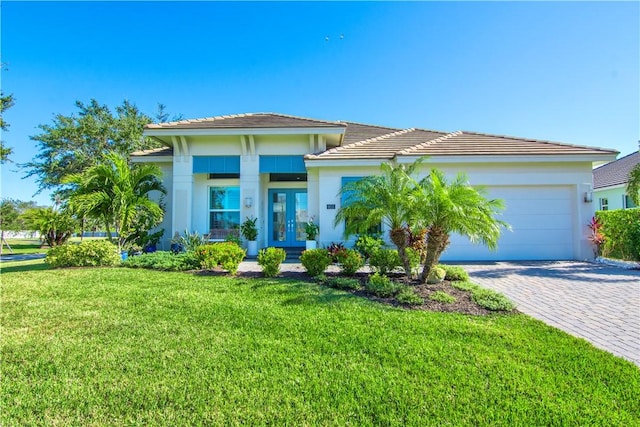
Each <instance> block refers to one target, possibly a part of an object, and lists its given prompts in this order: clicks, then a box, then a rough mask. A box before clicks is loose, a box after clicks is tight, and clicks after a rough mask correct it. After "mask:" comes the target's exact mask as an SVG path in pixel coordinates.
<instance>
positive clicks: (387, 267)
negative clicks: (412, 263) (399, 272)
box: [369, 248, 402, 274]
mask: <svg viewBox="0 0 640 427" xmlns="http://www.w3.org/2000/svg"><path fill="white" fill-rule="evenodd" d="M369 265H370V266H371V267H372V268H373V269H374V270H375V271H377V272H378V273H380V274H388V273H390V272H392V271H393V270H394V269H396V268H398V267H400V265H402V261H400V255H398V251H397V250H395V249H384V248H383V249H378V250H377V251H374V252H373V253H372V254H371V256H370V258H369Z"/></svg>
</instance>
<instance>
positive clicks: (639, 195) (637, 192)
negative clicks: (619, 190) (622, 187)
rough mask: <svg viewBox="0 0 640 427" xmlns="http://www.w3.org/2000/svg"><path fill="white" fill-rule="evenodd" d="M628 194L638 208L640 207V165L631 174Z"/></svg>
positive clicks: (628, 181)
mask: <svg viewBox="0 0 640 427" xmlns="http://www.w3.org/2000/svg"><path fill="white" fill-rule="evenodd" d="M627 194H628V195H629V197H631V200H633V203H634V204H635V205H636V206H640V163H638V164H637V165H635V166H634V167H633V169H631V172H629V177H628V180H627Z"/></svg>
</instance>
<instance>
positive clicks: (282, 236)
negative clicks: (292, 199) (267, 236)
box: [271, 191, 287, 242]
mask: <svg viewBox="0 0 640 427" xmlns="http://www.w3.org/2000/svg"><path fill="white" fill-rule="evenodd" d="M271 211H272V213H271V224H273V226H272V227H271V230H272V236H271V239H272V240H273V241H274V242H285V241H286V240H287V193H285V192H283V191H278V192H273V193H272V195H271Z"/></svg>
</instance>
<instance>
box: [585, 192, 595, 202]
mask: <svg viewBox="0 0 640 427" xmlns="http://www.w3.org/2000/svg"><path fill="white" fill-rule="evenodd" d="M584 202H585V203H591V202H593V191H586V192H585V193H584Z"/></svg>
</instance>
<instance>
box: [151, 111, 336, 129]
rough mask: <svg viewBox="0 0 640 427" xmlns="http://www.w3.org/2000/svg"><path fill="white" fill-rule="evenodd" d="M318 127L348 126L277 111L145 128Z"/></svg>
mask: <svg viewBox="0 0 640 427" xmlns="http://www.w3.org/2000/svg"><path fill="white" fill-rule="evenodd" d="M287 127H293V128H304V127H310V128H318V127H327V128H329V127H346V125H345V124H344V123H340V122H331V121H326V120H316V119H309V118H306V117H296V116H289V115H286V114H277V113H245V114H233V115H229V116H216V117H207V118H203V119H192V120H180V121H177V122H168V123H150V124H148V125H146V126H145V127H144V128H145V129H238V128H287Z"/></svg>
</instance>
